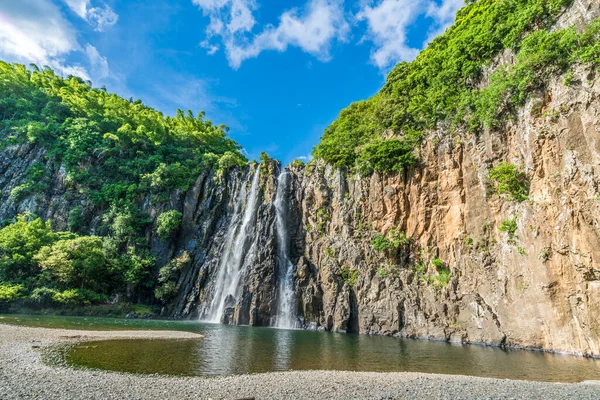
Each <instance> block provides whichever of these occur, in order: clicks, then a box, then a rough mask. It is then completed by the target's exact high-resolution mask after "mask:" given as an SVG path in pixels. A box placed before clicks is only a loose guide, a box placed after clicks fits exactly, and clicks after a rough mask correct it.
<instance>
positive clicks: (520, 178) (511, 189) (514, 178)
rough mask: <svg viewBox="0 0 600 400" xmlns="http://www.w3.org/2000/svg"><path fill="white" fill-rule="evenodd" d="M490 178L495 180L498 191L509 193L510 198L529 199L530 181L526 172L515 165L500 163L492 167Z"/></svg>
mask: <svg viewBox="0 0 600 400" xmlns="http://www.w3.org/2000/svg"><path fill="white" fill-rule="evenodd" d="M489 176H490V179H491V180H492V181H493V182H494V184H495V188H496V193H498V194H505V193H507V194H508V195H509V199H510V200H514V201H523V200H527V194H528V192H529V181H528V180H527V176H526V175H525V173H524V172H520V171H519V170H518V169H517V167H516V166H515V165H512V164H508V163H505V162H503V163H500V164H498V166H496V167H494V168H492V169H490V175H489Z"/></svg>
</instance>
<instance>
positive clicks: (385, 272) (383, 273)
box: [376, 267, 390, 279]
mask: <svg viewBox="0 0 600 400" xmlns="http://www.w3.org/2000/svg"><path fill="white" fill-rule="evenodd" d="M376 273H377V276H378V277H380V278H381V279H385V278H387V277H388V275H389V274H390V271H389V270H388V269H387V268H385V267H379V268H377V271H376Z"/></svg>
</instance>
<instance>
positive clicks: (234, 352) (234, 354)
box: [0, 316, 600, 382]
mask: <svg viewBox="0 0 600 400" xmlns="http://www.w3.org/2000/svg"><path fill="white" fill-rule="evenodd" d="M1 322H4V323H13V324H19V325H28V326H45V327H54V328H77V329H97V330H107V329H162V330H184V331H191V332H199V333H202V334H203V335H204V338H202V339H192V340H190V339H186V340H146V339H132V340H107V341H101V342H93V343H82V344H79V345H76V346H72V347H70V348H68V349H67V350H66V351H65V352H64V360H65V361H66V362H67V363H68V364H70V365H72V366H79V367H89V368H99V369H105V370H114V371H123V372H136V373H160V374H170V375H187V376H194V375H197V376H219V375H232V374H245V373H259V372H271V371H288V370H340V371H379V372H391V371H413V372H427V373H442V374H460V375H472V376H484V377H494V378H508V379H525V380H536V381H555V382H579V381H583V380H598V379H600V360H593V359H586V358H583V357H573V356H565V355H557V354H547V353H540V352H534V351H524V350H502V349H499V348H495V347H485V346H476V345H457V344H448V343H444V342H434V341H425V340H413V339H399V338H391V337H378V336H366V335H346V334H337V333H329V332H314V331H301V330H280V329H271V328H257V327H246V326H227V325H216V324H202V323H198V322H182V321H156V320H152V321H148V320H125V319H112V318H83V317H46V316H0V323H1Z"/></svg>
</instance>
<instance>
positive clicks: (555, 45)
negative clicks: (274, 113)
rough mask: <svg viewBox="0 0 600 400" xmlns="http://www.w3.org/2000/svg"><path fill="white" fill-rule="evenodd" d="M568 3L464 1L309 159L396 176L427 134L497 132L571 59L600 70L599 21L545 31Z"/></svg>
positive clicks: (341, 121) (347, 114) (327, 133)
mask: <svg viewBox="0 0 600 400" xmlns="http://www.w3.org/2000/svg"><path fill="white" fill-rule="evenodd" d="M571 2H572V0H479V1H471V2H468V4H467V5H466V6H465V7H464V8H462V9H461V10H460V11H459V12H458V13H457V16H456V22H455V23H454V25H453V26H451V27H450V28H449V29H448V30H447V31H446V32H445V33H444V34H442V35H441V36H439V37H438V38H436V39H435V40H433V42H431V44H430V45H429V46H428V47H427V48H426V49H425V50H423V51H422V52H421V53H420V54H419V55H418V56H417V58H416V59H415V60H414V61H413V62H410V63H406V62H403V63H400V64H398V65H396V67H395V68H394V69H393V70H392V71H391V72H390V74H389V75H388V78H387V82H386V84H385V85H384V87H383V88H382V89H381V90H380V92H379V93H377V94H376V95H375V96H373V97H372V98H370V99H368V100H366V101H359V102H357V103H353V104H351V105H350V106H349V107H348V108H346V109H345V110H343V111H342V112H341V113H340V116H339V118H338V119H337V120H336V121H335V122H333V123H332V124H331V126H329V127H328V128H327V129H326V130H325V132H324V134H323V136H322V138H321V142H320V143H319V144H318V145H317V146H316V147H315V149H314V152H313V155H314V156H315V157H316V158H322V159H323V160H325V161H326V162H328V163H330V164H333V165H334V166H336V167H351V168H354V169H355V170H357V171H358V172H360V173H370V172H372V171H380V172H387V171H401V170H402V169H403V168H405V167H406V166H409V165H413V164H414V163H415V162H416V159H415V152H414V151H413V149H414V148H416V147H417V146H418V144H419V143H420V140H421V139H422V138H423V136H424V134H425V133H426V132H427V131H429V130H433V129H437V128H440V127H444V128H446V131H447V132H448V133H453V132H456V131H458V130H461V131H464V130H467V131H471V132H474V133H477V132H479V131H480V130H481V129H482V128H491V129H495V128H499V127H501V126H502V123H503V122H504V121H505V120H506V117H507V116H508V115H510V114H511V113H514V111H515V110H516V109H517V108H518V107H520V106H522V105H523V104H524V103H525V101H526V100H527V98H528V97H529V95H530V94H531V93H533V92H534V91H535V90H537V89H540V88H543V86H544V84H545V82H547V80H548V77H549V76H551V75H552V74H561V73H565V72H567V71H568V70H569V68H570V66H571V65H572V64H573V63H576V62H582V63H588V64H592V65H596V66H597V65H600V45H599V44H598V43H600V40H599V38H600V21H598V20H596V21H595V22H593V23H592V24H591V25H590V26H589V27H588V28H587V29H586V31H585V32H584V33H582V34H577V32H576V31H575V29H574V28H569V29H563V30H555V31H550V30H549V29H548V28H549V27H551V26H552V24H553V23H554V21H555V20H556V18H557V16H558V15H560V13H561V11H562V10H563V9H564V8H565V7H566V6H568V5H570V4H571ZM504 49H511V50H513V51H514V52H515V53H516V55H517V56H516V63H515V64H514V65H509V66H506V67H500V68H499V69H498V70H496V71H495V72H494V73H492V74H491V75H490V76H489V77H488V85H487V86H485V87H481V86H480V82H481V78H482V77H483V73H484V71H485V70H486V68H487V67H488V66H489V64H490V61H491V60H492V59H493V58H494V57H495V56H497V55H498V54H500V53H501V52H502V51H503V50H504Z"/></svg>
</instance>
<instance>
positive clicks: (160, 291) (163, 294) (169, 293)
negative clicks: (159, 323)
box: [154, 281, 177, 303]
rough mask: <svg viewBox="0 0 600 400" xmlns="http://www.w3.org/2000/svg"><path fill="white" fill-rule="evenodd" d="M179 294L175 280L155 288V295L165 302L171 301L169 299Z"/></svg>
mask: <svg viewBox="0 0 600 400" xmlns="http://www.w3.org/2000/svg"><path fill="white" fill-rule="evenodd" d="M176 295H177V284H176V283H175V282H173V281H168V282H165V283H163V284H161V285H160V286H158V287H157V288H156V289H154V296H156V298H157V299H158V300H160V301H162V302H163V303H167V302H169V300H171V299H173V298H174V297H175V296H176Z"/></svg>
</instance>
